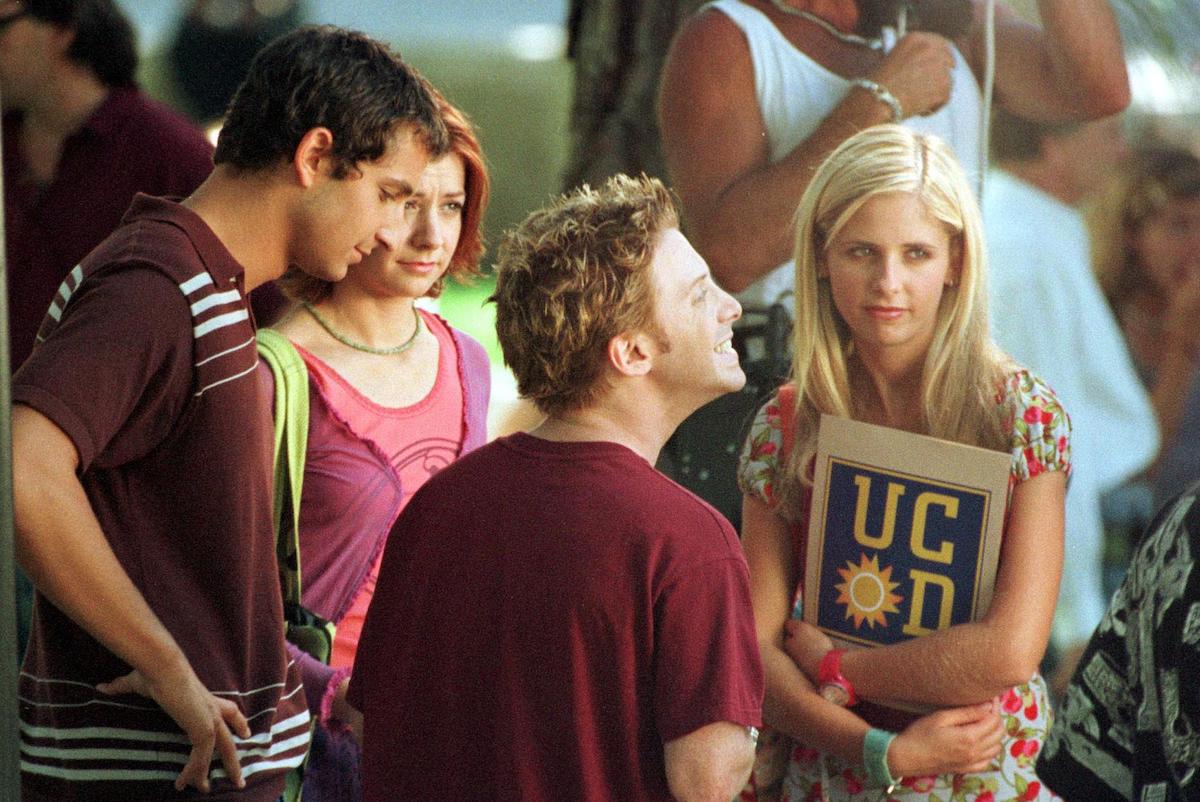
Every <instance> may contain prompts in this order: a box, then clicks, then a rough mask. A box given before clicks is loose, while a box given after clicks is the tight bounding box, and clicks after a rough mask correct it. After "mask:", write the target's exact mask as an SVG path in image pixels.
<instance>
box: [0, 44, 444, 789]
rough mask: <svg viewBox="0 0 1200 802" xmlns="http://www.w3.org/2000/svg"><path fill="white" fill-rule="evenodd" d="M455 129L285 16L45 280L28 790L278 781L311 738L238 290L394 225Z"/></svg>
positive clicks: (29, 530)
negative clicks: (204, 152)
mask: <svg viewBox="0 0 1200 802" xmlns="http://www.w3.org/2000/svg"><path fill="white" fill-rule="evenodd" d="M448 145H449V142H448V135H447V132H446V128H445V125H444V124H443V122H442V120H441V117H440V114H439V112H438V107H437V104H436V102H435V100H434V97H433V94H432V91H431V89H430V88H429V86H428V84H427V83H426V82H425V81H424V79H422V78H421V77H420V76H418V75H416V74H415V73H414V72H413V71H412V70H411V69H410V68H408V67H407V66H406V65H405V64H404V63H403V62H401V61H400V59H399V58H398V57H397V56H396V55H395V54H394V53H393V52H391V51H390V50H388V49H387V48H386V47H385V46H384V45H382V44H381V43H379V42H376V41H374V40H371V39H369V38H367V37H366V36H363V35H362V34H357V33H353V32H350V31H344V30H341V29H337V28H331V27H321V28H305V29H300V30H298V31H295V32H294V33H291V34H288V35H286V36H283V37H280V38H279V39H277V40H276V41H274V42H272V43H271V44H269V45H268V46H267V47H266V48H264V49H263V50H262V51H261V52H260V53H259V55H258V57H257V58H256V60H255V61H254V63H253V65H252V67H251V70H250V74H249V75H248V77H247V78H246V81H245V83H243V85H242V87H241V89H239V90H238V93H237V95H236V96H235V97H234V99H233V102H232V103H231V105H230V112H229V117H228V119H227V120H226V123H225V126H224V128H223V129H222V131H221V136H220V139H219V140H218V143H217V149H216V152H215V154H214V160H215V162H216V167H215V168H214V169H213V172H212V173H211V174H210V175H209V177H208V178H207V179H205V181H204V183H203V184H201V185H200V187H199V188H198V189H197V190H196V191H195V192H194V193H192V194H191V195H190V196H189V197H188V198H186V199H185V200H184V201H182V202H180V203H176V202H174V201H171V200H169V199H165V198H154V197H150V196H147V195H138V196H137V197H136V198H135V200H134V202H133V204H132V205H131V207H130V210H129V212H128V213H127V214H126V216H125V218H124V219H123V221H122V224H121V226H120V227H119V228H118V229H117V230H116V231H115V232H114V233H113V234H112V235H110V236H109V237H107V238H106V239H105V240H104V242H102V243H101V244H100V245H99V246H97V248H96V249H95V250H93V251H92V252H91V253H90V254H88V255H87V256H86V257H85V258H84V259H83V261H82V263H81V264H80V265H79V266H78V267H76V268H73V269H72V270H71V271H70V273H69V274H68V276H67V278H66V279H65V280H64V281H63V283H62V285H61V286H60V287H59V290H58V292H57V293H56V294H55V300H54V302H53V303H52V305H51V307H50V310H49V312H48V313H47V315H46V319H45V321H44V322H43V325H42V328H41V329H40V330H39V333H38V335H37V339H38V343H37V345H36V346H35V347H34V349H33V353H32V354H31V355H30V357H29V359H27V360H26V361H25V363H24V365H22V366H21V368H20V370H18V371H17V373H16V375H15V376H14V377H13V393H12V395H13V400H14V407H13V420H12V441H13V518H14V524H15V529H16V537H15V546H16V549H15V551H16V556H17V560H18V561H19V562H20V564H21V566H22V568H24V569H25V570H26V572H27V573H28V574H29V576H30V577H31V578H32V579H33V581H34V585H35V586H36V587H37V589H38V594H37V596H36V597H35V600H34V615H33V626H32V636H31V638H30V642H29V649H28V652H27V653H26V655H25V662H24V665H23V669H22V672H21V675H20V689H19V695H20V703H19V710H18V712H19V715H20V718H21V753H22V759H21V772H22V777H21V781H22V798H23V799H25V800H26V802H49V801H50V800H52V801H53V802H64V801H65V800H76V799H88V800H96V799H109V800H111V799H120V800H126V801H127V802H132V801H133V800H151V799H154V800H161V799H165V798H171V799H180V798H195V797H197V796H200V795H201V794H203V793H204V792H207V791H209V790H210V789H211V790H212V791H213V792H214V793H215V795H216V798H220V799H234V798H236V799H238V800H244V801H245V802H274V800H276V799H278V797H279V794H280V792H281V791H282V790H283V787H284V781H285V780H284V777H285V774H286V773H287V772H288V770H289V769H291V768H294V767H295V766H297V765H298V764H299V763H300V762H301V761H302V760H303V759H304V755H305V752H306V751H307V745H308V740H309V729H310V721H311V719H310V714H309V712H308V709H307V706H306V704H305V701H306V700H305V696H304V691H303V687H302V686H301V684H300V675H299V671H298V669H297V667H296V665H295V663H294V662H293V661H292V660H290V659H289V657H288V654H287V652H286V650H285V647H284V640H283V633H284V628H283V609H282V607H283V605H282V600H281V598H280V586H279V580H278V575H277V569H278V566H277V563H276V556H275V535H274V531H273V525H272V523H273V522H272V490H271V475H272V471H271V458H272V426H271V418H270V414H269V412H268V409H269V402H268V399H267V394H266V388H265V387H264V386H263V385H262V383H261V382H260V381H259V377H258V375H257V371H256V366H257V362H258V359H257V351H256V348H255V333H254V326H253V320H252V318H251V316H250V312H249V309H248V306H247V301H246V294H247V293H248V292H249V291H250V290H251V289H253V288H254V287H256V286H259V285H261V284H263V283H264V282H266V281H270V280H272V279H275V278H278V277H279V276H280V275H282V274H283V272H284V269H285V268H287V267H288V266H292V267H295V268H296V269H298V270H303V271H305V272H307V273H309V274H311V275H314V276H317V277H320V278H323V279H325V280H328V281H336V280H338V279H340V278H342V277H343V276H345V274H346V271H347V269H348V266H349V265H351V264H356V263H358V262H361V261H362V260H363V259H364V258H365V257H366V255H367V254H368V253H370V252H371V251H373V250H374V249H375V248H377V247H385V248H392V249H394V248H396V247H397V246H398V244H399V240H400V237H401V235H402V233H403V231H404V228H405V224H404V209H405V207H406V206H407V200H408V198H409V197H410V196H411V195H412V194H413V192H414V188H415V187H416V186H417V184H418V182H419V180H420V178H421V174H422V172H423V171H424V169H425V167H426V165H427V163H428V161H429V159H430V158H433V157H437V156H439V155H441V154H442V153H444V152H445V150H446V148H447V147H448ZM214 757H215V758H216V759H215V760H214ZM172 782H173V783H174V789H175V790H174V792H173V791H172ZM188 786H194V787H195V790H193V789H192V788H188ZM177 792H182V793H177Z"/></svg>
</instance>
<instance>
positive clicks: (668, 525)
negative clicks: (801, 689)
mask: <svg viewBox="0 0 1200 802" xmlns="http://www.w3.org/2000/svg"><path fill="white" fill-rule="evenodd" d="M678 225H679V222H678V216H677V212H676V211H675V207H674V204H673V202H672V200H671V196H670V195H669V193H668V192H667V190H666V189H665V188H664V187H663V185H662V184H661V183H660V182H658V181H657V180H655V179H649V178H642V179H640V180H639V179H631V178H628V177H626V176H617V177H614V178H613V179H611V180H610V181H609V182H607V183H606V184H605V185H604V186H603V187H601V188H599V189H597V190H591V189H587V188H584V189H582V190H580V191H578V192H576V193H573V194H571V195H568V196H565V197H563V198H562V199H560V200H559V201H558V202H557V203H555V204H553V205H551V206H550V207H549V208H547V209H543V210H541V211H538V212H534V213H533V214H531V215H530V216H529V218H527V219H526V221H525V222H524V223H523V224H522V225H521V226H520V227H519V228H518V229H517V230H516V231H515V232H514V233H513V234H511V235H510V236H509V237H508V238H507V239H506V240H505V242H504V244H502V245H501V246H500V252H499V273H498V277H497V285H496V295H495V300H496V328H497V333H498V334H499V338H500V343H501V347H502V348H503V349H504V358H505V360H506V361H507V362H508V364H509V365H510V366H511V367H512V368H513V372H514V373H515V374H516V377H517V386H518V388H519V389H520V391H521V394H522V395H523V396H525V397H527V398H530V399H531V400H533V401H534V402H535V403H536V404H537V406H538V408H539V409H540V410H541V411H542V412H543V413H545V414H546V415H547V416H548V417H547V418H546V420H545V421H544V422H543V423H542V424H541V425H540V426H538V427H537V428H536V429H534V430H533V431H532V432H530V433H528V434H525V433H520V434H514V435H512V436H510V437H504V438H501V439H499V440H496V441H493V442H492V443H490V444H488V445H486V446H484V447H482V448H479V449H477V450H475V451H473V452H471V453H470V454H467V455H466V456H464V457H462V458H460V459H459V460H457V461H455V462H454V463H453V464H451V465H450V466H448V467H446V468H445V469H443V470H442V471H441V472H440V473H438V474H437V475H436V476H433V477H431V478H430V479H429V481H428V482H426V483H425V484H424V485H422V487H421V489H420V490H418V491H417V492H416V494H415V495H414V496H413V498H412V500H411V501H410V502H409V505H408V506H407V507H406V508H405V510H404V512H403V513H401V515H400V518H399V520H398V521H397V523H396V524H395V526H394V527H393V528H392V532H391V535H390V536H389V540H388V544H387V546H386V550H385V552H384V556H383V562H382V565H381V567H380V573H379V583H378V588H377V590H376V595H375V597H374V600H373V601H372V604H371V608H370V610H369V612H368V613H367V619H366V622H365V624H364V627H363V632H362V638H361V640H360V641H359V647H358V653H357V656H356V659H355V666H354V675H353V677H352V678H351V680H350V688H349V692H348V693H349V695H348V699H349V701H350V703H351V704H352V705H354V706H355V707H356V708H358V709H359V710H361V711H362V713H363V723H364V737H363V750H364V751H363V794H364V799H365V800H367V802H385V800H393V799H416V798H422V797H424V796H425V795H426V794H427V793H433V794H435V795H436V796H437V797H438V798H440V799H488V800H498V801H500V800H504V801H508V800H511V801H513V802H515V801H516V800H522V802H540V801H542V800H545V802H551V801H552V800H564V799H570V800H580V801H581V802H582V801H583V800H587V801H588V802H602V801H603V802H608V801H609V800H616V799H627V800H645V801H646V802H650V800H663V801H664V802H665V801H666V800H670V799H677V800H683V801H684V802H690V801H693V800H701V799H705V800H710V799H722V800H728V799H732V798H733V796H734V795H735V794H736V793H737V791H738V789H739V788H741V786H742V783H743V782H745V779H746V776H747V775H748V774H749V771H750V765H751V762H752V760H753V756H754V741H755V738H756V732H755V729H754V728H755V727H757V726H759V725H760V723H761V717H762V693H763V684H762V683H763V677H762V666H761V664H760V661H759V655H758V645H757V642H756V640H755V635H754V621H753V614H752V611H751V608H750V596H749V576H748V573H747V569H746V561H745V558H744V557H743V556H742V551H741V548H740V546H739V545H738V541H737V535H736V534H735V532H734V531H733V528H732V527H731V526H730V525H729V522H728V521H726V520H725V519H724V518H722V517H721V516H720V514H719V513H717V511H716V510H714V509H713V508H712V507H711V506H709V505H708V504H707V503H705V502H703V501H701V500H700V499H699V498H697V497H696V496H694V495H692V494H691V493H689V492H688V491H687V490H684V489H683V488H682V487H680V486H679V485H677V484H675V483H674V482H672V481H671V480H670V479H668V478H666V477H665V476H663V475H662V474H661V473H658V472H657V471H655V470H654V467H653V466H654V460H655V457H656V456H657V454H658V450H659V449H660V448H662V444H663V443H664V442H665V441H666V439H667V437H668V436H669V435H670V434H671V432H672V431H673V430H674V428H675V427H676V426H677V425H678V424H679V422H680V421H681V420H683V419H684V418H685V417H687V415H689V414H690V413H691V412H692V411H693V410H695V409H696V407H698V406H700V405H701V404H703V403H705V402H707V401H709V400H711V399H713V398H715V397H716V396H718V395H721V394H722V393H727V392H732V391H734V390H737V389H738V388H740V387H741V386H742V384H743V383H744V382H745V376H744V374H743V373H742V369H741V367H740V365H739V364H738V357H737V354H736V353H734V351H733V348H732V346H731V344H730V338H731V337H732V328H731V327H732V324H733V321H734V320H736V319H737V317H738V316H739V315H740V314H741V308H740V307H739V306H738V303H737V301H735V300H734V299H733V298H732V297H731V296H729V295H728V294H727V293H725V292H722V291H721V289H720V288H719V287H717V285H716V284H715V283H714V282H713V278H712V275H711V274H710V273H709V270H708V265H707V264H705V262H704V260H703V259H701V258H700V256H699V254H697V253H696V251H695V250H693V249H692V246H691V245H689V244H688V241H687V239H685V238H684V236H683V235H682V234H681V233H680V232H679V229H678Z"/></svg>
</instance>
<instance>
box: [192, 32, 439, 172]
mask: <svg viewBox="0 0 1200 802" xmlns="http://www.w3.org/2000/svg"><path fill="white" fill-rule="evenodd" d="M405 125H410V126H413V128H414V129H415V131H416V133H417V135H418V137H419V138H420V139H421V140H422V141H423V143H424V144H425V146H426V148H427V150H428V151H429V154H430V156H431V157H436V156H440V155H442V154H443V153H445V152H446V150H447V148H449V145H450V138H449V134H447V132H446V126H445V125H444V124H443V123H442V119H441V115H439V113H438V106H437V101H436V100H435V99H434V96H433V93H432V91H431V90H430V86H429V84H428V83H427V82H426V81H425V79H424V78H422V77H421V76H420V75H419V74H418V73H417V72H416V71H415V70H413V69H412V68H411V67H409V66H408V65H406V64H405V63H404V62H403V61H401V60H400V57H399V56H398V55H397V54H395V53H393V52H392V51H391V50H389V49H388V47H387V46H386V45H384V44H382V43H381V42H377V41H375V40H374V39H371V38H370V37H368V36H366V35H364V34H361V33H358V32H356V31H348V30H345V29H342V28H336V27H333V26H328V25H323V26H307V27H303V28H298V29H296V30H294V31H291V32H289V33H286V34H284V35H282V36H280V37H278V38H277V39H275V40H273V41H272V42H270V43H269V44H268V45H267V46H266V47H264V48H263V49H262V50H261V51H259V53H258V55H257V56H255V57H254V61H253V62H251V64H250V72H249V74H248V75H247V76H246V80H245V81H244V82H243V83H242V85H241V87H239V88H238V90H237V93H236V94H235V95H234V96H233V100H232V101H231V102H230V104H229V111H228V114H227V117H226V120H225V124H224V126H223V127H222V129H221V134H220V137H219V139H218V141H217V150H216V153H215V154H214V155H213V163H215V164H228V165H230V166H232V167H235V168H237V169H239V170H247V171H255V170H262V169H266V168H268V167H273V166H275V165H278V164H282V163H285V162H287V161H288V160H290V159H291V158H292V154H294V153H295V151H296V147H297V146H298V145H299V144H300V140H301V139H302V138H303V137H304V135H305V134H306V133H308V132H309V131H311V130H312V129H313V128H319V127H324V128H328V129H329V130H330V131H331V132H332V134H333V157H334V159H335V162H336V166H335V169H334V177H335V178H342V177H344V176H345V175H346V174H347V173H348V172H350V171H351V170H352V169H353V168H354V167H355V166H356V165H358V164H359V163H361V162H373V161H376V160H378V159H380V158H381V157H382V156H383V155H384V153H385V152H386V151H387V147H388V145H389V144H390V143H391V141H392V137H393V136H394V135H395V133H396V130H397V129H398V128H399V127H401V126H405Z"/></svg>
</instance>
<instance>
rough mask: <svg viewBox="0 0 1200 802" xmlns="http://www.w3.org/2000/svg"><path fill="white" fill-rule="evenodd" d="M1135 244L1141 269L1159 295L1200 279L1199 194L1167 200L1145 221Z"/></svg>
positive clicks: (1138, 232) (1166, 293)
mask: <svg viewBox="0 0 1200 802" xmlns="http://www.w3.org/2000/svg"><path fill="white" fill-rule="evenodd" d="M1133 246H1134V249H1135V251H1136V252H1137V256H1138V263H1139V264H1140V265H1141V268H1142V271H1143V272H1144V274H1145V276H1146V278H1147V279H1149V281H1150V283H1151V284H1152V285H1153V286H1154V289H1155V290H1156V291H1157V292H1158V293H1160V294H1163V295H1168V294H1170V293H1173V292H1175V291H1177V290H1178V289H1179V288H1180V287H1182V286H1183V285H1184V284H1186V283H1188V282H1189V281H1196V280H1197V279H1198V278H1200V195H1197V196H1194V197H1183V198H1171V199H1170V200H1168V201H1167V203H1166V204H1165V205H1164V206H1163V207H1162V209H1160V210H1159V211H1158V212H1157V213H1155V214H1153V215H1151V216H1150V217H1148V218H1146V220H1145V222H1143V223H1142V225H1141V227H1140V228H1139V229H1138V231H1137V234H1136V235H1135V236H1134V241H1133Z"/></svg>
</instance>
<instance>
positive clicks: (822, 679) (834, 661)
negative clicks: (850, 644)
mask: <svg viewBox="0 0 1200 802" xmlns="http://www.w3.org/2000/svg"><path fill="white" fill-rule="evenodd" d="M843 654H845V650H844V649H830V650H829V651H828V652H826V653H825V656H824V657H822V658H821V667H820V668H819V669H818V670H817V683H818V685H817V692H818V693H820V694H821V697H822V698H823V699H825V700H826V701H828V702H833V703H834V704H835V705H837V706H838V707H854V705H855V704H857V703H858V697H857V696H855V695H854V686H853V685H851V684H850V680H848V679H846V677H845V675H843V674H842V655H843Z"/></svg>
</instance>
